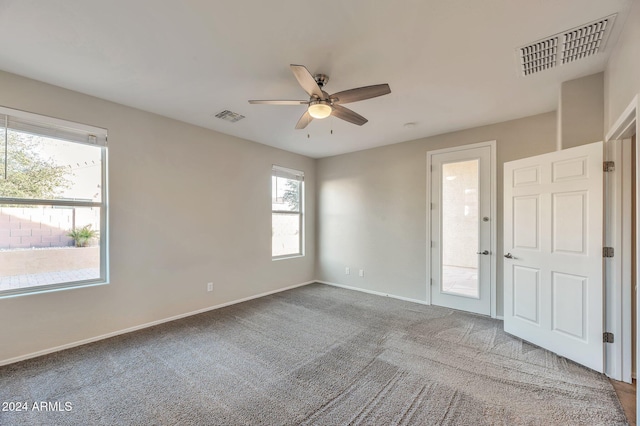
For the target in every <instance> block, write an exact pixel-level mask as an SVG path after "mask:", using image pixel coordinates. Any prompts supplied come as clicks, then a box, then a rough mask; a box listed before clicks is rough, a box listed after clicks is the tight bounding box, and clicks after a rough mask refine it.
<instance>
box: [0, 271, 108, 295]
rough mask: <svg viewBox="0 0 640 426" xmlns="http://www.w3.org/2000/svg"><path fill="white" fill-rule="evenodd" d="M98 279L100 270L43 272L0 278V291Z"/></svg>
mask: <svg viewBox="0 0 640 426" xmlns="http://www.w3.org/2000/svg"><path fill="white" fill-rule="evenodd" d="M96 278H100V269H98V268H87V269H74V270H70V271H56V272H44V273H40V274H29V275H14V276H10V277H0V291H2V290H13V289H16V288H26V287H34V286H40V285H47V284H58V283H64V282H73V281H82V280H91V279H96Z"/></svg>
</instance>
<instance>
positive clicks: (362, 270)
mask: <svg viewBox="0 0 640 426" xmlns="http://www.w3.org/2000/svg"><path fill="white" fill-rule="evenodd" d="M358 275H360V276H361V277H364V269H360V272H359V273H358Z"/></svg>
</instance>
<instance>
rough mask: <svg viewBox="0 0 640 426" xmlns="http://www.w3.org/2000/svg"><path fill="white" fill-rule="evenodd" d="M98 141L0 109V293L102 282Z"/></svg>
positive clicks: (90, 131)
mask: <svg viewBox="0 0 640 426" xmlns="http://www.w3.org/2000/svg"><path fill="white" fill-rule="evenodd" d="M106 139H107V133H106V130H104V129H99V128H94V127H91V126H85V125H82V124H76V123H71V122H67V121H63V120H58V119H54V118H50V117H44V116H39V115H36V114H30V113H26V112H23V111H16V110H12V109H8V108H3V107H0V297H3V296H14V295H19V294H25V293H33V292H39V291H48V290H53V289H60V288H68V287H74V286H80V285H88V284H98V283H104V282H106V281H107V265H106V259H107V254H106V247H107V246H106V242H107V238H106V236H107V211H106V183H107V182H106V156H107V148H106Z"/></svg>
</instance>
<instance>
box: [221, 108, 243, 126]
mask: <svg viewBox="0 0 640 426" xmlns="http://www.w3.org/2000/svg"><path fill="white" fill-rule="evenodd" d="M216 118H220V119H221V120H225V121H229V122H231V123H235V122H236V121H240V120H242V119H243V118H245V117H244V115H240V114H238V113H237V112H233V111H229V110H228V109H225V110H224V111H222V112H219V113H217V114H216Z"/></svg>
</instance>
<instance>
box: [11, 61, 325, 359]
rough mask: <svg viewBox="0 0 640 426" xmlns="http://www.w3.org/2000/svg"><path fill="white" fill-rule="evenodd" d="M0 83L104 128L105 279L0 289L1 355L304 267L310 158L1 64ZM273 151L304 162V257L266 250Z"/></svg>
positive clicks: (87, 334)
mask: <svg viewBox="0 0 640 426" xmlns="http://www.w3.org/2000/svg"><path fill="white" fill-rule="evenodd" d="M0 87H2V90H0V105H3V106H6V107H11V108H16V109H21V110H25V111H30V112H34V113H38V114H44V115H50V116H54V117H58V118H62V119H66V120H71V121H76V122H80V123H86V124H91V125H95V126H99V127H104V128H107V129H108V131H109V197H110V198H109V207H110V215H109V219H110V222H111V223H110V233H109V237H110V243H111V248H110V259H111V261H110V271H111V284H109V285H103V286H96V287H88V288H82V289H72V290H67V291H59V292H52V293H44V294H34V295H28V296H21V297H15V298H9V299H0V324H3V326H1V327H0V342H2V343H1V344H0V362H2V361H3V360H4V361H6V360H7V359H10V358H13V357H18V356H22V355H25V354H29V353H33V352H36V351H40V350H46V349H48V348H53V347H56V346H59V345H65V344H69V343H72V342H76V341H79V340H82V339H87V338H92V337H95V336H100V335H103V334H106V333H111V332H115V331H118V330H122V329H126V328H128V327H133V326H137V325H141V324H145V323H148V322H151V321H155V320H160V319H164V318H168V317H171V316H174V315H179V314H184V313H187V312H192V311H195V310H198V309H203V308H206V307H209V306H214V305H217V304H221V303H224V302H228V301H233V300H237V299H240V298H244V297H248V296H252V295H257V294H260V293H264V292H268V291H272V290H277V289H280V288H284V287H287V286H291V285H295V284H299V283H304V282H307V281H310V280H313V279H314V261H315V252H314V250H315V241H314V236H315V229H314V223H315V218H314V213H315V205H314V202H315V198H316V197H315V165H316V160H313V159H310V158H307V157H303V156H300V155H296V154H292V153H289V152H286V151H282V150H278V149H275V148H271V147H267V146H265V145H260V144H256V143H253V142H249V141H246V140H242V139H238V138H234V137H231V136H226V135H222V134H220V133H217V132H214V131H211V130H206V129H203V128H199V127H195V126H192V125H188V124H185V123H181V122H178V121H175V120H171V119H167V118H164V117H160V116H158V115H154V114H150V113H147V112H143V111H140V110H136V109H132V108H128V107H124V106H121V105H117V104H114V103H111V102H107V101H104V100H100V99H96V98H92V97H89V96H85V95H82V94H79V93H76V92H72V91H68V90H64V89H61V88H58V87H54V86H51V85H47V84H43V83H39V82H36V81H33V80H29V79H26V78H22V77H18V76H16V75H12V74H7V73H2V72H0ZM273 163H276V164H279V165H282V166H285V167H290V168H294V169H298V170H303V171H304V172H305V178H306V181H305V186H306V190H307V196H306V197H305V199H306V212H307V215H306V230H307V233H306V254H307V255H306V256H305V257H303V258H297V259H289V260H280V261H276V262H273V261H272V260H271V213H270V209H271V198H270V188H271V178H270V176H271V165H272V164H273ZM167 224H171V226H167ZM176 224H180V226H176ZM159 236H160V237H159ZM185 236H188V237H185ZM211 281H212V282H214V287H215V289H214V291H213V292H212V293H207V292H206V291H205V290H206V283H207V282H211Z"/></svg>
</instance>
